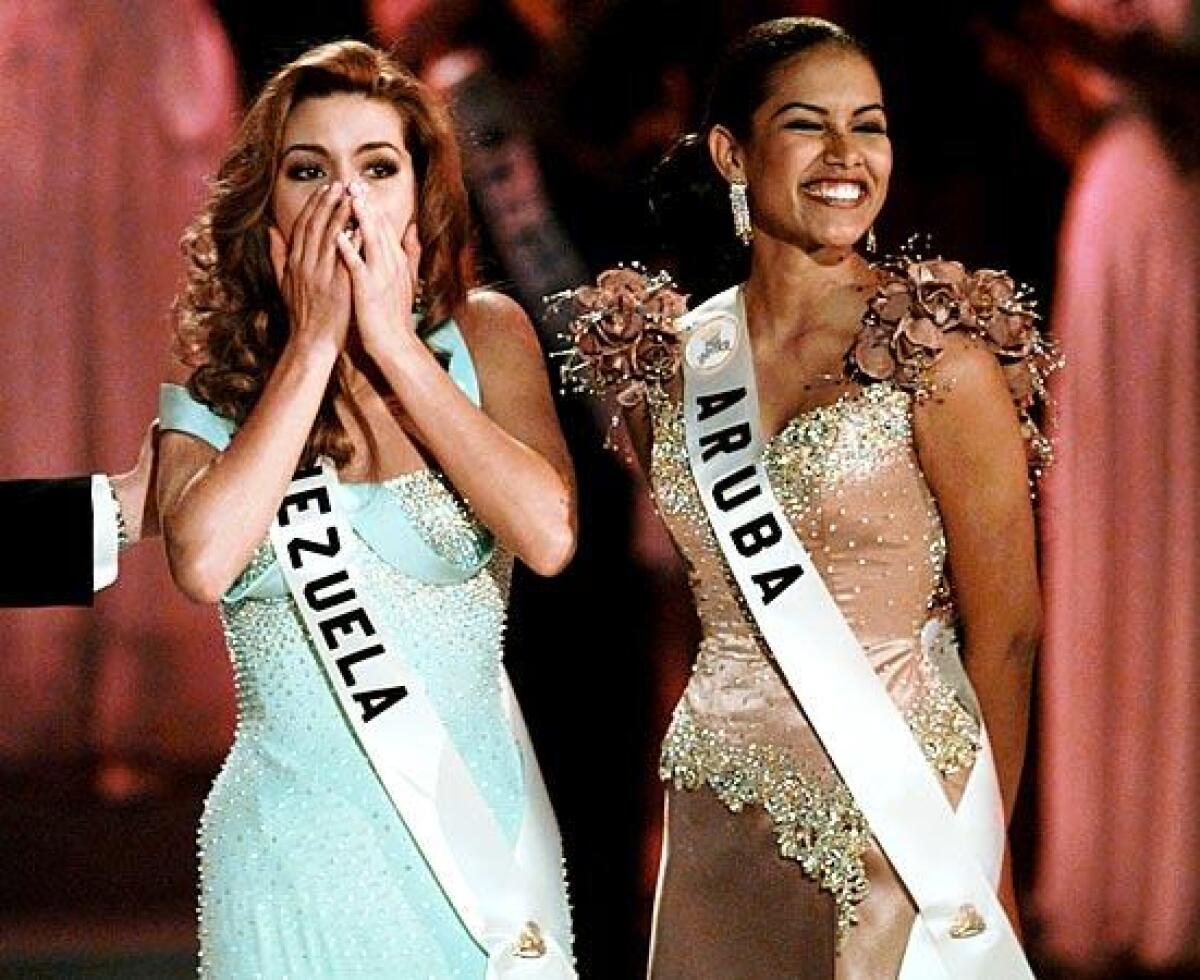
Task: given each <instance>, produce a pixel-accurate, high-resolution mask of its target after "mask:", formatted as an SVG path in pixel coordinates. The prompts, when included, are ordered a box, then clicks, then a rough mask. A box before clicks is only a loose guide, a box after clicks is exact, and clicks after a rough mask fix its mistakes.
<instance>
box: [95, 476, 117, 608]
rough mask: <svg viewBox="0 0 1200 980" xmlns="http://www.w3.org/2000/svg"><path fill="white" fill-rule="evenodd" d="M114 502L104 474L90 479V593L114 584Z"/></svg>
mask: <svg viewBox="0 0 1200 980" xmlns="http://www.w3.org/2000/svg"><path fill="white" fill-rule="evenodd" d="M117 551H118V548H117V502H116V500H115V499H114V498H113V492H112V484H110V483H109V482H108V477H107V476H105V475H104V474H103V473H98V474H96V475H95V476H93V477H92V591H94V592H99V591H100V590H101V589H103V588H106V587H107V586H109V585H112V584H113V582H115V581H116V580H117Z"/></svg>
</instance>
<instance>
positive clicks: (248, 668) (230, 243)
mask: <svg viewBox="0 0 1200 980" xmlns="http://www.w3.org/2000/svg"><path fill="white" fill-rule="evenodd" d="M468 237H469V229H468V225H467V205H466V197H465V191H464V188H463V184H462V179H461V176H460V172H459V164H458V153H457V147H456V146H455V144H454V140H453V136H452V130H451V127H450V124H449V121H448V119H447V118H446V115H445V113H444V111H443V109H442V108H441V107H440V106H439V105H438V104H437V103H436V102H435V101H434V99H433V98H432V97H431V96H430V94H429V93H428V92H427V90H426V89H425V88H424V87H423V86H422V85H421V84H420V82H418V81H417V80H416V79H415V78H414V77H413V76H412V75H411V74H410V73H409V72H407V71H406V70H405V69H403V68H402V67H401V66H400V65H398V64H397V63H395V62H394V61H392V60H391V59H389V58H388V57H387V56H385V55H384V54H382V53H381V52H379V51H377V50H375V49H373V48H370V47H368V46H366V45H363V44H359V43H356V42H339V43H337V44H332V45H326V46H324V47H320V48H317V49H314V50H313V51H310V52H309V53H307V54H306V55H304V56H302V57H301V58H299V59H298V60H297V61H295V62H293V63H292V64H290V65H288V66H286V67H285V68H283V69H282V70H281V71H280V72H279V73H278V74H277V75H276V76H275V77H274V78H273V79H272V80H271V81H270V82H268V84H267V85H266V87H265V88H264V90H263V92H262V94H261V95H260V96H259V97H258V99H257V101H256V102H255V103H254V104H253V105H252V106H251V108H250V110H249V112H248V114H247V116H246V119H245V121H244V123H243V125H242V128H241V130H240V133H239V135H238V137H237V140H236V142H235V144H234V146H233V148H232V149H231V151H230V152H229V154H228V155H227V157H226V158H225V161H224V163H223V165H222V168H221V171H220V173H219V174H218V178H217V181H216V183H215V186H214V191H213V194H212V197H211V200H210V203H209V206H208V208H207V210H206V211H205V212H204V214H202V215H201V217H200V218H199V219H198V221H197V222H196V223H195V225H194V226H193V227H192V229H191V230H190V232H189V234H188V236H187V237H186V239H185V251H186V253H187V255H188V258H189V262H190V268H189V275H188V281H187V285H186V288H185V290H184V292H183V294H182V296H181V297H180V299H179V301H178V303H177V313H178V317H179V337H180V342H181V344H180V346H181V353H182V359H183V361H184V363H185V364H186V365H187V367H188V368H190V373H189V375H188V377H187V381H186V387H182V386H176V385H165V386H164V389H163V398H162V405H161V410H160V415H161V420H162V427H163V430H164V433H163V438H162V446H161V458H162V462H161V474H160V479H159V488H160V489H159V493H160V496H159V500H160V505H161V513H162V521H163V533H164V538H165V542H166V547H167V554H168V558H169V560H170V564H171V568H172V572H173V575H174V577H175V580H176V583H177V584H178V585H179V587H180V588H181V589H182V590H183V591H184V592H185V593H186V594H187V595H189V596H190V597H192V598H194V599H196V600H198V601H203V602H219V603H220V607H219V608H220V614H221V618H222V621H223V625H224V627H225V633H226V637H227V639H228V642H229V646H230V652H231V656H232V659H233V662H234V667H235V671H236V672H237V675H238V679H239V684H238V688H239V713H240V724H239V727H238V734H237V738H236V740H235V743H234V746H233V749H232V750H231V752H230V755H229V758H228V760H227V762H226V764H225V767H224V769H223V771H222V773H221V775H220V776H219V777H218V779H217V781H216V783H215V785H214V787H213V790H212V793H211V795H210V797H209V799H208V802H207V805H206V808H205V815H204V819H203V821H202V825H201V831H200V844H201V912H200V935H201V961H202V973H204V974H205V975H211V976H234V975H236V976H241V975H267V976H277V975H284V974H288V975H304V976H317V975H320V976H349V975H354V976H415V975H418V974H419V975H422V976H437V977H443V976H444V977H451V976H453V977H457V976H482V975H483V973H484V970H485V966H488V965H489V964H493V965H494V963H495V962H496V956H498V955H500V954H497V953H496V952H495V950H491V949H488V950H484V949H481V948H480V947H481V945H483V944H482V943H481V942H480V941H479V937H478V936H477V935H474V934H473V933H471V932H468V928H467V927H465V926H464V920H463V919H462V918H460V917H459V916H458V915H456V906H455V905H454V904H452V902H451V901H448V900H447V895H446V893H445V892H444V891H443V890H442V889H441V887H440V884H439V879H438V877H436V876H435V873H434V872H432V871H431V866H430V865H429V864H427V862H426V860H425V859H424V858H427V857H428V854H427V853H426V854H425V855H424V856H423V853H422V847H424V846H425V845H424V843H423V842H422V840H421V839H418V838H417V837H416V836H414V835H413V834H410V832H409V826H408V825H407V824H406V813H405V811H404V810H403V808H402V807H401V806H400V805H399V804H397V803H395V801H394V798H391V797H389V795H388V791H387V789H386V788H385V786H384V784H383V782H381V778H378V777H377V775H376V772H377V771H378V770H379V762H378V759H377V758H376V757H375V756H374V755H372V752H371V750H370V748H369V747H366V748H365V747H364V746H365V743H364V742H363V741H362V739H361V738H360V737H358V736H356V731H357V730H356V729H355V728H354V726H353V725H352V724H350V721H349V718H348V716H347V715H348V713H344V712H343V711H341V710H339V705H338V700H337V697H335V694H334V691H333V690H332V689H331V688H332V686H333V685H334V684H335V683H336V680H331V679H330V678H332V677H334V674H333V673H332V672H331V673H330V674H329V676H326V674H325V673H323V670H324V669H325V668H323V666H322V663H321V659H320V657H319V656H318V652H317V650H318V647H319V646H320V638H319V636H318V635H317V634H318V633H320V632H321V631H320V630H318V631H312V630H309V629H308V628H306V626H305V620H304V617H303V616H302V614H301V610H300V607H299V605H298V599H297V596H298V595H299V593H298V592H296V591H295V590H294V589H293V588H292V586H291V585H290V584H289V582H290V581H291V580H290V579H289V578H288V575H287V574H286V571H287V570H286V569H284V568H283V567H282V566H281V563H280V561H279V560H278V556H277V554H276V551H275V549H274V548H273V547H272V544H271V539H270V535H271V534H272V533H273V531H272V528H273V524H274V522H276V515H277V512H279V511H280V505H281V500H283V499H284V498H285V494H287V493H288V492H289V484H290V483H291V481H292V480H293V474H294V473H296V471H297V470H298V469H302V468H306V467H312V466H313V465H314V464H317V463H318V462H319V461H324V465H325V467H326V471H327V472H329V473H330V474H331V475H330V476H329V484H328V485H329V487H330V488H331V489H330V492H329V496H330V498H331V499H332V501H333V507H335V508H336V509H337V510H338V512H339V513H344V514H345V516H346V519H347V522H348V526H349V527H350V528H351V530H352V532H353V533H352V534H351V535H350V538H351V540H350V541H348V542H344V545H345V548H344V551H345V555H344V557H345V561H346V562H347V565H348V566H350V568H351V569H352V571H353V572H354V575H355V579H354V581H355V587H356V589H357V592H356V593H349V594H350V595H351V596H352V597H353V598H354V599H355V601H361V602H362V603H364V604H365V606H366V607H369V612H370V622H371V624H372V629H371V630H370V632H371V633H372V636H371V637H370V639H371V640H372V641H374V640H378V641H379V642H380V643H386V644H387V646H388V654H389V656H390V655H392V653H393V652H394V653H395V654H396V655H397V656H398V657H402V658H403V663H404V665H405V669H406V671H407V674H406V676H407V677H409V678H411V679H412V682H413V683H415V684H418V685H419V686H420V688H421V690H422V691H423V693H424V695H426V696H427V697H428V700H429V702H430V704H431V705H432V708H433V711H434V712H435V713H436V715H437V716H438V717H439V718H440V723H441V725H442V726H443V728H444V730H445V733H446V735H447V737H448V740H449V742H450V743H452V745H453V747H454V749H456V750H457V753H458V755H459V756H460V757H461V760H462V763H463V766H464V768H465V771H466V773H467V774H468V776H469V777H470V778H471V779H472V780H473V781H474V782H475V784H476V785H477V787H478V793H479V796H480V797H481V798H482V799H483V801H484V803H485V804H486V807H487V809H488V810H489V811H490V813H491V815H492V817H493V818H494V820H495V823H496V825H497V827H498V828H499V831H500V833H501V835H502V836H503V837H504V838H505V840H506V841H507V843H508V844H510V845H511V844H515V843H516V841H517V839H518V838H519V837H520V838H521V839H522V840H524V839H525V837H526V836H528V834H527V830H528V827H529V826H530V819H531V818H530V816H529V815H530V813H531V812H534V810H535V809H536V807H533V804H534V803H537V802H538V800H537V799H533V801H532V803H531V799H532V798H533V797H538V798H539V799H540V796H539V794H540V793H541V792H542V791H541V788H540V777H538V776H537V772H536V764H535V763H533V760H532V759H531V758H528V757H523V752H524V751H527V746H526V747H524V748H523V746H525V743H523V742H522V741H521V738H522V737H523V736H522V735H521V725H520V720H519V715H516V716H515V718H514V714H513V712H515V707H514V706H513V705H511V704H510V703H508V702H507V698H508V694H507V688H506V680H505V678H504V676H503V668H502V666H501V654H502V649H501V637H502V631H503V628H504V621H505V612H506V604H507V591H508V581H509V575H510V571H511V564H512V558H513V557H514V556H515V557H516V558H519V559H520V560H522V561H523V562H525V563H526V564H527V565H528V566H530V567H531V568H532V569H533V570H534V571H536V572H539V573H541V574H554V573H555V572H557V571H558V570H560V569H561V568H562V567H563V566H564V565H565V564H566V562H567V561H568V560H569V559H570V557H571V554H572V551H573V548H574V541H575V527H574V513H575V506H574V488H573V481H572V470H571V464H570V460H569V458H568V456H567V452H566V449H565V447H564V444H563V440H562V437H561V435H560V433H559V430H558V425H557V422H556V419H555V415H554V411H553V407H552V402H551V398H550V392H549V386H548V383H547V379H546V376H545V373H544V369H543V366H542V358H541V353H540V350H539V348H538V345H537V342H536V340H535V337H534V333H533V331H532V328H531V326H530V324H529V322H528V320H527V319H526V317H525V316H524V314H523V313H522V312H521V311H520V309H519V307H517V305H516V304H515V303H513V302H512V301H510V300H508V299H506V298H505V297H503V296H500V295H498V294H495V293H491V292H487V291H484V290H471V289H470V286H471V279H470V260H469V255H468V250H467V242H468ZM289 499H290V498H289ZM325 595H326V598H328V595H329V593H328V591H327V592H326V593H325ZM309 598H310V599H311V596H310V597H309ZM331 601H332V600H331ZM349 629H350V628H349V627H348V628H347V629H346V630H345V631H343V634H342V635H341V636H340V640H341V641H342V642H348V641H347V640H346V639H345V635H344V634H345V633H347V632H349ZM363 632H368V630H367V629H366V628H365V627H364V628H363ZM326 639H327V640H328V641H329V642H330V643H331V645H332V646H334V647H335V648H336V647H337V643H338V640H339V636H336V635H335V636H334V637H333V639H332V640H329V637H328V635H327V637H326ZM343 649H344V647H343ZM372 655H373V654H372V653H371V652H370V651H365V652H364V653H363V656H364V657H368V656H372ZM343 663H344V662H343V661H339V667H342V666H343ZM356 669H357V667H356V666H355V665H354V664H346V666H345V667H344V668H343V673H344V675H345V676H346V677H347V679H349V678H350V677H351V676H352V675H353V672H354V670H356ZM410 686H411V684H410ZM364 718H365V720H366V721H367V722H369V721H370V720H371V718H370V716H369V714H365V715H364ZM531 773H532V775H531ZM531 787H532V789H531ZM531 808H532V809H531ZM543 815H544V814H543ZM552 824H553V821H552V818H550V819H549V828H548V829H547V825H546V823H545V822H543V824H541V825H540V826H538V827H535V830H536V831H540V832H543V836H545V837H547V838H550V837H553V839H554V842H555V843H556V841H557V833H556V831H555V830H554V828H553V826H552ZM451 843H453V842H451ZM552 885H553V887H551V888H550V889H548V891H547V892H546V893H547V894H549V895H550V899H549V901H548V903H546V904H544V905H543V907H542V908H541V912H542V914H543V918H541V919H539V920H538V921H537V922H536V923H530V926H531V928H530V929H526V930H525V931H524V932H522V934H521V937H520V941H519V943H518V944H517V946H514V947H513V948H514V949H516V948H517V947H518V946H519V947H520V948H521V949H523V950H525V953H522V954H521V955H526V954H528V953H530V952H532V953H533V954H537V955H544V954H545V951H546V950H547V949H550V950H551V952H552V953H554V954H556V955H560V956H562V957H564V958H565V960H564V961H569V950H570V927H569V917H568V912H567V907H566V902H565V895H564V892H563V888H562V882H561V877H560V870H559V868H558V867H557V865H556V867H555V872H554V881H553V883H552ZM458 911H460V912H461V909H459V910H458ZM514 955H515V954H514ZM555 975H558V974H555Z"/></svg>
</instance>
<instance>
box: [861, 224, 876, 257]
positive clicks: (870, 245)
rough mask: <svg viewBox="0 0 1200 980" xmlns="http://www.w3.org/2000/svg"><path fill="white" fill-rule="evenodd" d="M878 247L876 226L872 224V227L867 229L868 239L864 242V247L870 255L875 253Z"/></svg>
mask: <svg viewBox="0 0 1200 980" xmlns="http://www.w3.org/2000/svg"><path fill="white" fill-rule="evenodd" d="M877 247H878V242H876V240H875V226H874V225H871V227H870V228H868V229H867V240H866V242H865V244H864V248H865V250H866V253H867V254H868V255H874V254H875V249H876V248H877Z"/></svg>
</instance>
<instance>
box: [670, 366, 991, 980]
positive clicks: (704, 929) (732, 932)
mask: <svg viewBox="0 0 1200 980" xmlns="http://www.w3.org/2000/svg"><path fill="white" fill-rule="evenodd" d="M912 406H913V395H911V394H909V393H907V392H905V391H903V390H901V389H900V388H898V387H896V386H894V385H893V384H891V383H882V382H881V383H875V384H869V385H867V386H866V387H864V388H861V389H859V390H855V391H853V392H851V393H849V394H847V395H845V396H843V397H842V398H840V399H839V400H838V401H836V402H834V403H832V404H830V405H826V406H822V407H818V408H815V409H813V410H811V411H808V412H805V413H803V414H801V415H798V416H796V417H795V418H793V419H792V420H791V421H790V422H788V424H787V425H786V426H785V427H784V428H783V430H782V431H781V432H779V433H778V434H777V435H776V436H775V437H774V438H773V439H771V440H770V441H769V442H768V444H767V446H766V449H765V452H764V461H765V465H766V469H767V472H768V474H769V476H770V479H771V482H772V486H773V488H774V490H775V493H776V495H777V496H778V498H779V500H780V503H781V505H782V507H783V508H784V510H785V512H786V514H787V516H788V518H789V520H790V521H791V524H792V526H793V527H794V528H795V530H796V533H797V534H798V535H799V537H800V539H801V541H802V542H803V543H804V545H805V547H806V548H807V549H808V550H809V552H810V554H812V556H813V558H814V560H815V561H816V563H817V565H818V567H819V568H820V569H821V572H822V575H823V577H824V579H825V583H826V585H827V586H828V587H829V589H830V591H831V592H832V593H833V596H834V598H835V599H836V601H837V603H838V606H839V608H840V609H841V611H842V613H843V614H844V615H845V616H846V618H847V620H848V622H849V624H850V626H851V628H852V629H853V630H854V632H855V634H856V635H857V637H858V639H859V640H860V642H861V643H862V645H863V647H864V649H865V650H866V652H867V655H868V656H869V658H870V660H871V662H872V664H873V665H874V667H875V670H876V672H877V673H878V674H879V676H880V677H881V678H882V679H883V681H884V683H885V684H886V686H887V689H888V691H889V693H890V694H891V696H892V698H893V699H894V701H895V702H896V705H897V707H898V708H899V709H900V710H901V711H902V712H903V714H904V717H905V719H906V720H907V722H908V725H909V728H910V729H911V731H912V734H913V737H914V738H915V739H916V740H917V741H918V743H919V744H920V746H921V748H922V749H923V750H924V754H925V756H926V758H927V759H928V761H929V765H930V766H931V767H933V769H934V770H935V771H936V772H937V773H938V774H939V776H940V777H941V779H942V781H943V785H944V787H945V789H946V792H947V795H948V796H949V797H950V798H951V799H952V800H954V801H957V799H958V798H959V796H961V793H962V791H963V788H964V787H965V785H966V781H967V777H968V776H969V775H970V771H971V767H972V765H973V764H974V761H975V757H976V753H977V751H978V748H979V735H980V733H979V724H978V721H977V718H978V708H977V704H976V700H975V696H974V694H973V692H972V691H971V687H970V684H969V682H968V680H967V677H966V674H965V673H964V671H963V669H962V666H961V664H960V661H959V657H958V649H957V642H956V639H955V633H954V629H953V626H952V622H953V617H954V611H953V606H952V602H951V599H950V594H949V590H948V588H947V581H946V576H945V560H946V539H945V536H944V534H943V531H942V525H941V520H940V517H939V514H938V509H937V505H936V503H935V501H934V499H933V497H932V495H931V494H930V491H929V488H928V486H927V485H926V482H925V479H924V477H923V475H922V473H921V469H920V467H919V465H918V461H917V456H916V451H915V449H914V445H913V432H912ZM651 417H652V420H653V433H654V447H653V454H652V466H651V480H652V485H653V491H654V495H655V498H656V501H657V504H658V507H659V509H660V511H661V513H662V516H663V518H664V519H665V520H666V523H667V525H668V527H669V529H670V531H671V533H672V535H673V537H674V538H675V541H676V543H677V545H678V547H679V549H680V551H681V553H682V554H683V556H684V558H685V561H686V563H687V565H688V571H689V578H690V582H691V587H692V592H693V596H694V599H695V603H696V609H697V612H698V613H699V617H700V621H701V625H702V630H703V639H702V642H701V644H700V649H699V652H698V655H697V659H696V662H695V666H694V669H693V673H692V676H691V679H690V681H689V683H688V685H687V688H686V690H685V693H684V695H683V697H682V699H681V700H680V702H679V704H678V706H677V707H676V709H675V713H674V717H673V720H672V723H671V725H670V728H669V731H668V733H667V736H666V739H665V742H664V744H663V748H662V756H661V774H662V777H663V778H664V779H665V780H667V781H669V783H670V785H669V788H668V791H667V809H668V816H667V828H666V829H667V832H666V840H665V844H664V853H663V866H662V870H661V871H660V889H659V898H658V908H657V914H656V922H655V936H654V946H653V952H652V961H651V975H652V977H653V978H655V980H683V978H691V977H737V978H739V980H753V978H763V980H766V978H779V977H789V978H800V977H803V978H834V977H836V978H837V980H868V978H869V980H880V978H884V977H891V976H895V975H896V973H897V971H898V970H899V967H900V962H901V959H902V957H903V953H904V949H905V946H906V943H907V939H908V935H909V930H910V928H911V926H912V923H913V919H914V914H915V913H914V908H913V906H912V904H911V903H910V901H909V899H908V897H907V894H906V892H905V890H904V888H903V886H902V885H901V884H900V882H899V881H898V879H897V878H896V876H895V874H894V873H893V871H892V870H891V867H890V866H889V864H888V862H887V861H886V859H885V858H884V856H883V854H882V853H881V852H880V850H879V847H878V845H877V844H876V843H875V842H874V840H873V839H872V837H871V833H870V830H869V828H868V827H867V825H866V823H865V820H864V818H863V816H862V814H861V813H860V812H859V810H858V808H857V806H856V804H855V802H854V799H853V797H852V796H851V795H850V793H849V791H848V790H847V789H846V787H845V786H844V785H843V783H842V782H841V780H840V779H839V777H838V775H837V774H836V772H835V771H834V770H833V768H832V766H831V764H830V762H829V760H828V757H827V756H826V754H825V752H824V750H823V748H822V746H821V744H820V742H819V741H818V739H817V736H816V734H815V733H814V731H813V730H812V728H811V727H810V725H809V723H808V721H807V720H806V718H805V716H804V714H803V712H802V711H801V710H800V708H799V706H798V705H797V703H796V701H795V699H794V697H793V696H792V694H791V692H790V691H789V690H788V688H787V686H786V683H785V681H784V680H783V678H782V675H781V674H780V673H779V671H778V670H777V668H776V666H775V664H774V662H773V660H772V657H771V655H770V653H769V651H768V650H767V649H766V647H765V646H764V644H763V642H762V640H761V639H760V637H759V635H758V632H757V630H756V628H755V626H754V625H753V622H752V620H750V619H749V617H748V615H747V614H746V613H745V612H744V611H743V609H742V606H741V604H740V601H739V598H738V596H737V594H736V591H735V588H736V587H735V586H734V585H733V584H732V579H731V577H730V575H729V573H728V571H727V568H726V566H725V561H724V558H723V556H722V555H721V553H720V550H719V547H718V545H717V543H716V541H715V539H714V538H713V536H712V532H711V530H710V528H709V525H708V522H707V519H706V517H705V514H704V510H703V505H702V503H701V500H700V497H699V495H698V493H697V491H696V487H695V484H694V483H693V480H692V474H691V470H690V468H689V465H688V459H687V450H686V443H685V438H684V426H683V417H682V413H681V409H680V405H679V403H678V401H676V400H674V399H673V398H671V397H670V396H669V395H665V394H660V395H659V396H658V397H657V398H655V399H653V400H652V404H651ZM846 710H847V712H848V713H850V714H851V715H852V714H853V711H854V706H853V705H847V706H846Z"/></svg>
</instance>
